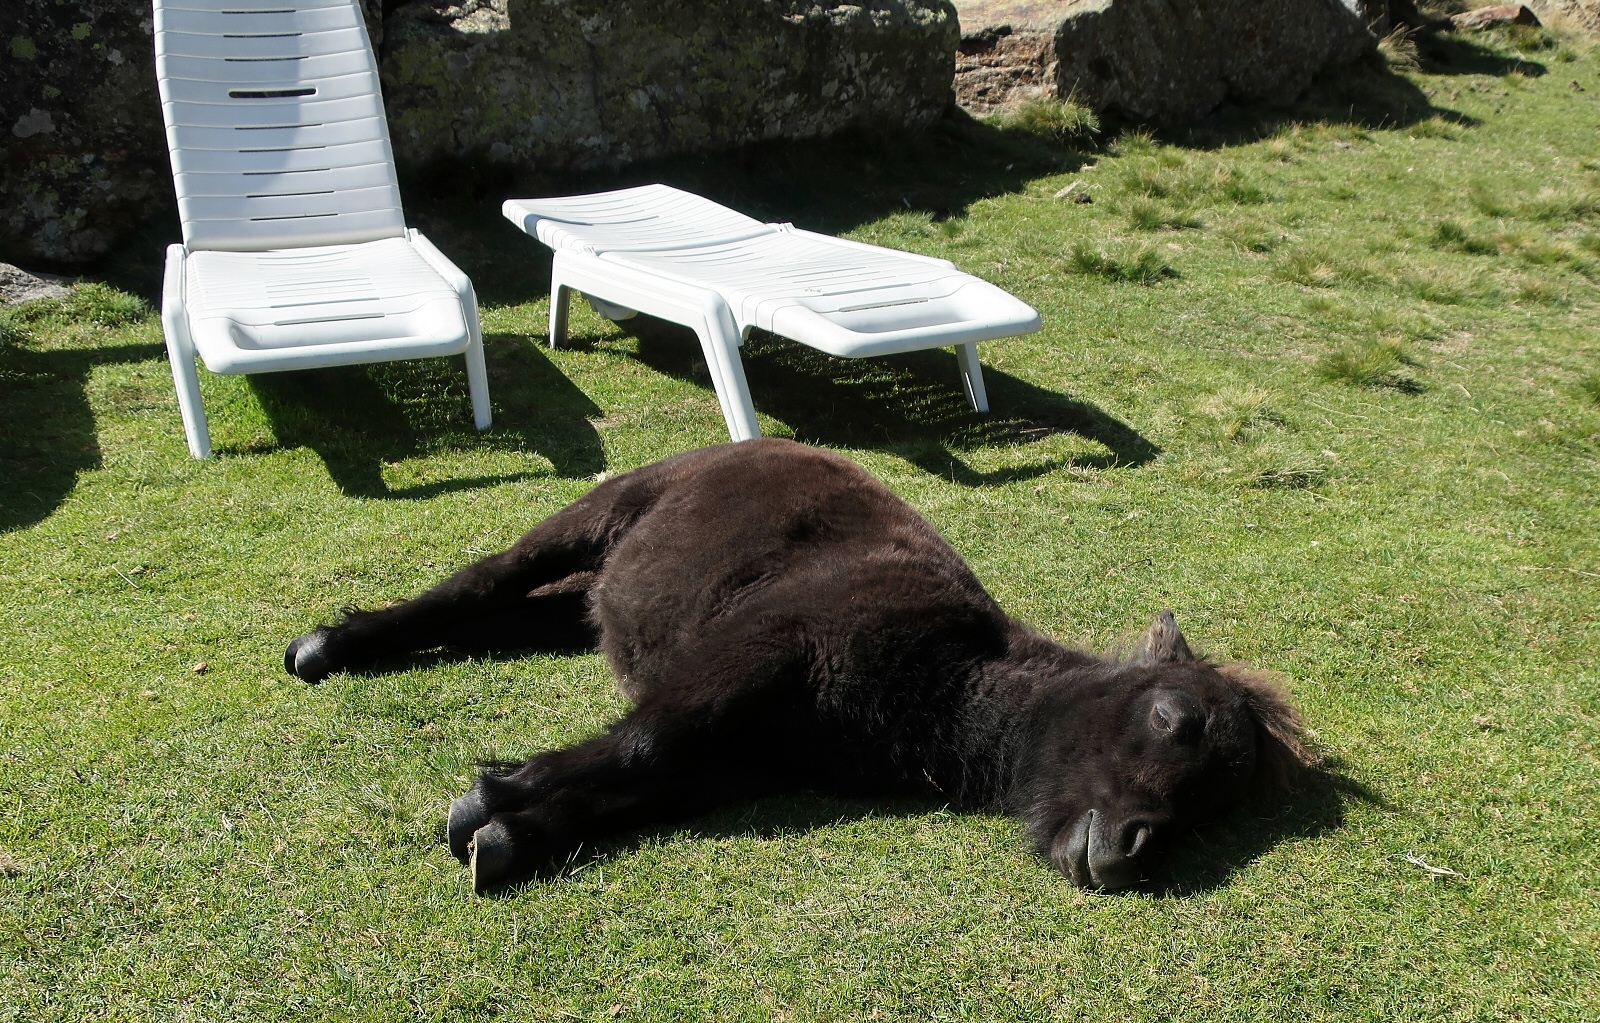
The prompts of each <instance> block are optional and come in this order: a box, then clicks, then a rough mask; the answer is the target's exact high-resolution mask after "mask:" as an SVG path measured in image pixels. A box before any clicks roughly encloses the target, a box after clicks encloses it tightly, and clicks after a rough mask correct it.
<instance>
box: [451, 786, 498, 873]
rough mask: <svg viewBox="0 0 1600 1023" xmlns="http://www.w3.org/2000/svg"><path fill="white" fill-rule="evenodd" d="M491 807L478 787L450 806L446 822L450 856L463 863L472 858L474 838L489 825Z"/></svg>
mask: <svg viewBox="0 0 1600 1023" xmlns="http://www.w3.org/2000/svg"><path fill="white" fill-rule="evenodd" d="M490 816H491V815H490V813H489V807H488V805H487V804H486V803H485V802H484V800H483V793H482V792H481V791H480V790H479V789H478V788H476V787H474V788H473V789H472V790H471V791H469V792H468V793H467V794H466V795H464V796H462V797H461V798H459V799H457V800H455V801H454V802H452V803H451V804H450V816H449V818H448V819H447V820H446V822H445V836H446V837H447V838H448V839H449V842H450V854H451V855H452V856H454V857H455V858H456V859H458V860H460V861H461V862H462V863H466V862H467V861H468V860H469V859H470V858H471V852H470V849H471V846H472V836H473V835H474V834H476V833H477V831H478V829H479V828H481V827H483V826H484V825H485V824H488V823H489V817H490Z"/></svg>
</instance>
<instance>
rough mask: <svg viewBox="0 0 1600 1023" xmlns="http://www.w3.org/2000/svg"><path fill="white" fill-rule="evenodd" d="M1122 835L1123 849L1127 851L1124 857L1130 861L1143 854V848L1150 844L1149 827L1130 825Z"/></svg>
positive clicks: (1136, 824) (1145, 825)
mask: <svg viewBox="0 0 1600 1023" xmlns="http://www.w3.org/2000/svg"><path fill="white" fill-rule="evenodd" d="M1123 835H1124V843H1123V847H1124V848H1125V849H1127V853H1126V855H1127V857H1128V859H1130V860H1131V859H1133V858H1134V857H1135V856H1137V855H1139V854H1140V853H1141V852H1143V851H1144V847H1145V846H1147V845H1149V844H1150V825H1148V824H1138V823H1135V824H1130V825H1129V826H1128V830H1127V831H1126V832H1124V833H1123Z"/></svg>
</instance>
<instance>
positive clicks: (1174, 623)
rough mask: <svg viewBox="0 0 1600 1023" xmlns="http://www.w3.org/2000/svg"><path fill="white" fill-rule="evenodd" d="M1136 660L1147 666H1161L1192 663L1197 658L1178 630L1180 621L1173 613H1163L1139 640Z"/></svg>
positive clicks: (1157, 616)
mask: <svg viewBox="0 0 1600 1023" xmlns="http://www.w3.org/2000/svg"><path fill="white" fill-rule="evenodd" d="M1134 659H1135V660H1138V661H1143V662H1144V663H1146V664H1161V663H1165V662H1172V661H1192V660H1194V659H1195V657H1194V652H1193V651H1191V650H1190V649H1189V644H1188V642H1187V641H1186V640H1185V639H1184V638H1183V632H1182V630H1180V629H1179V628H1178V620H1177V619H1176V618H1174V617H1173V616H1172V612H1171V611H1163V612H1161V613H1160V614H1158V615H1156V620H1155V621H1153V622H1151V623H1150V628H1149V629H1148V630H1146V632H1145V634H1144V637H1143V638H1142V639H1140V640H1139V653H1138V656H1137V657H1135V658H1134Z"/></svg>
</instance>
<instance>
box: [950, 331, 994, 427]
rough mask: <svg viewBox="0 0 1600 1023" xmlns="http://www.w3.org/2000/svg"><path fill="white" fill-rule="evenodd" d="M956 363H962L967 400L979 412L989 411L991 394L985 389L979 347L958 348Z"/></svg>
mask: <svg viewBox="0 0 1600 1023" xmlns="http://www.w3.org/2000/svg"><path fill="white" fill-rule="evenodd" d="M956 361H958V362H960V363H961V380H962V382H963V383H965V384H966V387H967V400H968V401H970V402H972V407H973V408H974V409H976V410H977V411H979V412H987V411H989V394H988V392H987V391H985V390H984V389H983V367H982V366H980V365H979V364H978V346H977V345H975V344H964V345H957V346H956Z"/></svg>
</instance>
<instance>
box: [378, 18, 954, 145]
mask: <svg viewBox="0 0 1600 1023" xmlns="http://www.w3.org/2000/svg"><path fill="white" fill-rule="evenodd" d="M384 30H385V32H386V33H387V35H386V41H385V45H384V48H383V84H384V91H385V95H386V97H387V99H388V104H389V112H390V125H391V129H392V133H393V137H394V144H395V149H396V152H398V153H399V154H401V155H402V156H403V157H405V158H409V159H412V160H427V159H429V158H432V157H437V156H458V157H459V156H464V155H479V154H481V155H484V156H487V157H489V158H491V159H493V160H496V161H506V162H514V163H516V164H518V165H520V166H530V165H531V166H534V167H538V168H540V169H544V170H560V169H566V168H585V167H593V166H615V165H618V164H624V163H629V162H632V161H636V160H642V159H650V158H654V157H659V156H665V155H671V154H675V153H684V152H694V151H705V150H713V149H722V148H728V147H731V146H736V145H740V144H743V143H748V142H754V141H758V140H762V139H775V138H788V139H795V138H809V137H814V136H821V135H827V134H830V133H833V132H837V131H840V130H842V129H845V128H849V127H854V126H861V125H868V124H874V123H892V124H896V125H915V124H920V123H926V122H928V121H931V120H933V119H935V118H937V117H938V116H940V115H941V114H942V113H944V111H945V110H946V109H947V108H948V107H949V105H950V101H951V80H952V74H953V67H954V59H955V49H956V42H957V38H958V35H959V29H958V28H957V23H956V15H955V11H954V9H953V8H952V7H951V6H950V4H949V3H948V2H946V0H678V2H675V3H671V4H664V3H661V2H660V0H466V2H464V3H461V4H459V5H456V6H449V7H445V6H443V5H441V4H439V3H436V2H414V3H410V4H407V5H406V6H403V7H400V8H398V9H396V10H394V11H393V12H392V13H391V14H390V15H389V17H388V19H387V20H386V22H385V29H384Z"/></svg>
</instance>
